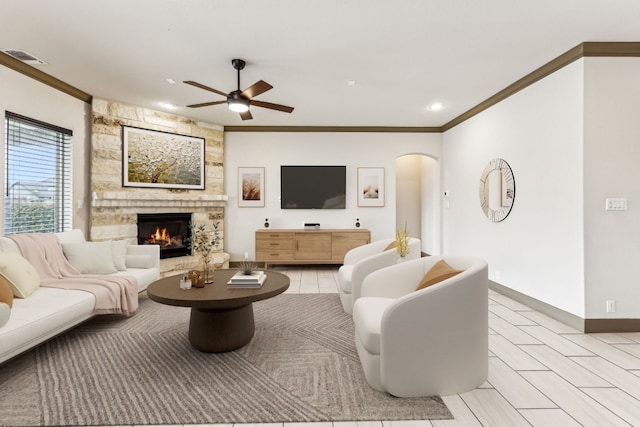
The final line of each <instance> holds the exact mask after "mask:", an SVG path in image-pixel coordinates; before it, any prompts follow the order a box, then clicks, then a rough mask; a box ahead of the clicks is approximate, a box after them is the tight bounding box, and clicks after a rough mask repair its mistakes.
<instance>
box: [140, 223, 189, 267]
mask: <svg viewBox="0 0 640 427" xmlns="http://www.w3.org/2000/svg"><path fill="white" fill-rule="evenodd" d="M190 221H191V214H190V213H157V214H138V244H139V245H159V246H160V258H161V259H163V258H174V257H179V256H185V255H191V250H190V249H189V245H188V239H189V233H190V230H189V222H190Z"/></svg>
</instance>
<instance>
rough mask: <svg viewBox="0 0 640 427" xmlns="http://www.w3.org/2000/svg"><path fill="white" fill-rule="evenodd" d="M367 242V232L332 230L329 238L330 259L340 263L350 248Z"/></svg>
mask: <svg viewBox="0 0 640 427" xmlns="http://www.w3.org/2000/svg"><path fill="white" fill-rule="evenodd" d="M367 243H369V233H367V232H349V231H345V232H334V233H333V238H332V240H331V260H332V261H335V262H336V263H339V264H342V263H343V262H344V256H345V254H346V253H347V252H349V250H350V249H353V248H356V247H358V246H362V245H366V244H367Z"/></svg>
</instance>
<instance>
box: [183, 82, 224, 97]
mask: <svg viewBox="0 0 640 427" xmlns="http://www.w3.org/2000/svg"><path fill="white" fill-rule="evenodd" d="M184 83H186V84H188V85H191V86H195V87H199V88H200V89H204V90H208V91H209V92H213V93H217V94H218V95H222V96H227V94H226V93H224V92H220V91H219V90H217V89H213V88H211V87H209V86H205V85H203V84H201V83H198V82H194V81H192V80H185V81H184Z"/></svg>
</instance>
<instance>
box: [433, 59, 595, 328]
mask: <svg viewBox="0 0 640 427" xmlns="http://www.w3.org/2000/svg"><path fill="white" fill-rule="evenodd" d="M583 68H584V62H583V61H582V60H580V61H576V62H574V63H572V64H570V65H568V66H567V67H565V68H563V69H561V70H559V71H557V72H555V73H554V74H552V75H550V76H548V77H547V78H545V79H543V80H541V81H539V82H537V83H535V84H534V85H532V86H529V87H528V88H526V89H524V90H522V91H520V92H518V93H517V94H515V95H513V96H511V97H509V98H508V99H506V100H505V101H503V102H501V103H499V104H497V105H495V106H493V107H491V108H489V109H488V110H485V111H484V112H482V113H480V114H479V115H477V116H475V117H473V118H471V119H470V120H468V121H466V122H464V123H462V124H460V125H458V126H456V127H454V128H453V129H451V130H449V131H447V132H446V133H445V135H444V138H443V156H442V164H443V171H442V189H443V191H444V190H446V191H448V192H449V196H448V197H445V198H444V201H443V211H442V217H443V222H442V224H443V249H444V253H455V254H466V255H472V256H477V257H480V258H483V259H485V260H487V262H488V263H489V277H490V279H492V280H494V281H496V282H498V283H500V284H502V285H504V286H507V287H509V288H512V289H515V290H516V291H519V292H521V293H524V294H526V295H529V296H531V297H533V298H536V299H538V300H540V301H543V302H545V303H548V304H551V305H553V306H555V307H557V308H560V309H562V310H565V311H567V312H569V313H572V314H574V315H577V316H580V317H584V315H585V310H584V306H585V296H584V276H583V271H584V262H583V256H584V255H583V218H582V207H583V196H582V188H583V184H582V180H583V164H582V158H583V148H582V147H583V145H582V144H583ZM492 158H503V159H505V160H506V161H507V162H508V163H509V164H510V165H511V168H512V169H513V173H514V177H515V186H516V195H515V202H514V206H513V209H512V211H511V214H510V215H509V216H508V217H507V218H506V219H505V220H504V221H503V222H500V223H493V222H491V221H489V220H488V219H487V218H486V217H485V216H484V214H483V212H482V210H481V208H480V203H479V197H478V195H479V179H480V174H481V172H482V170H483V169H484V167H485V165H486V164H487V162H489V160H491V159H492ZM447 206H448V207H447Z"/></svg>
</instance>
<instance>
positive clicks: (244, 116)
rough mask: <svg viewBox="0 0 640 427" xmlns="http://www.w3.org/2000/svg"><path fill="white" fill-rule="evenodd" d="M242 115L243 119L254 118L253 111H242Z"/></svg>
mask: <svg viewBox="0 0 640 427" xmlns="http://www.w3.org/2000/svg"><path fill="white" fill-rule="evenodd" d="M240 117H241V118H242V120H251V119H253V116H252V115H251V111H249V110H247V111H245V112H244V113H240Z"/></svg>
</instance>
